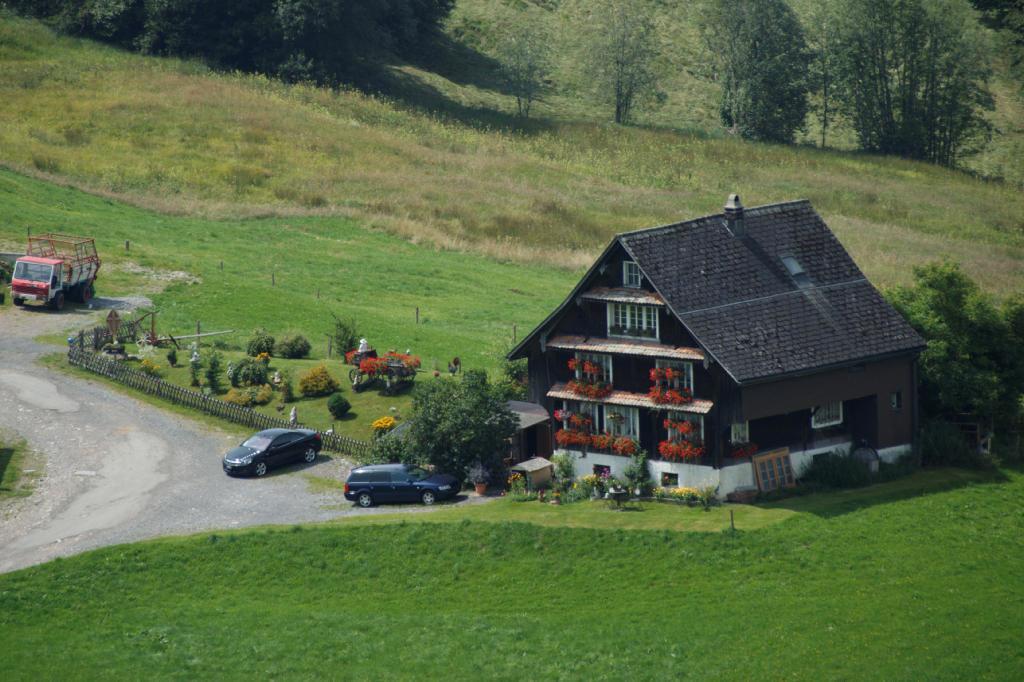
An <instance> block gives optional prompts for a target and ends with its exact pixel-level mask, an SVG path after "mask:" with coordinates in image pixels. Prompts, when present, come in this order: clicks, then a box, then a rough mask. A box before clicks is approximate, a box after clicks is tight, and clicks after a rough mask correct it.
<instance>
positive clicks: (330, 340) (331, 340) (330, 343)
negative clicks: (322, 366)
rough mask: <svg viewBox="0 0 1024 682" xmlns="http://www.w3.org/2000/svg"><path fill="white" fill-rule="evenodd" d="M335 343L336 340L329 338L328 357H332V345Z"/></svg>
mask: <svg viewBox="0 0 1024 682" xmlns="http://www.w3.org/2000/svg"><path fill="white" fill-rule="evenodd" d="M333 341H334V339H332V338H331V337H330V336H328V337H327V357H331V345H332V342H333Z"/></svg>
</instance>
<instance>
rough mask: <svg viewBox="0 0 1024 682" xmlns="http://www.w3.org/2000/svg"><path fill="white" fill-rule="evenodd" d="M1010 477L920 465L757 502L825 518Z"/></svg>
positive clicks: (1002, 481)
mask: <svg viewBox="0 0 1024 682" xmlns="http://www.w3.org/2000/svg"><path fill="white" fill-rule="evenodd" d="M1009 480H1010V479H1009V478H1008V477H1007V476H1006V474H1005V473H1003V472H1002V471H1000V470H971V469H954V468H942V469H921V470H919V471H916V472H914V473H913V474H910V475H908V476H904V477H902V478H898V479H895V480H892V481H886V482H884V483H876V484H874V485H870V486H867V487H864V488H850V489H846V490H829V491H822V492H814V493H809V494H806V495H794V496H793V497H787V498H784V499H781V500H776V501H772V502H762V503H759V504H756V505H754V506H757V507H760V508H762V509H789V510H791V511H795V512H802V513H807V514H814V515H815V516H820V517H822V518H832V517H835V516H842V515H843V514H849V513H850V512H855V511H859V510H861V509H866V508H868V507H874V506H877V505H883V504H889V503H892V502H899V501H901V500H907V499H911V498H915V497H921V496H924V495H932V494H934V493H941V492H947V491H950V490H956V489H958V488H963V487H967V486H971V485H996V484H1001V483H1006V482H1007V481H1009Z"/></svg>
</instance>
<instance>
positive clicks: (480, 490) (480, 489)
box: [473, 483, 487, 495]
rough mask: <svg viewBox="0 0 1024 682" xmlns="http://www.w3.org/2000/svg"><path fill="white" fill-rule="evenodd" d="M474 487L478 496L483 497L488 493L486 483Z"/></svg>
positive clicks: (475, 484) (476, 484)
mask: <svg viewBox="0 0 1024 682" xmlns="http://www.w3.org/2000/svg"><path fill="white" fill-rule="evenodd" d="M473 487H474V488H476V494H477V495H483V494H484V493H486V492H487V484H486V483H474V484H473Z"/></svg>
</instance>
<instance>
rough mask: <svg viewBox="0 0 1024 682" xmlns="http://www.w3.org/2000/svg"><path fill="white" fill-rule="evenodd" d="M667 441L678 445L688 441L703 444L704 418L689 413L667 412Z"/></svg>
mask: <svg viewBox="0 0 1024 682" xmlns="http://www.w3.org/2000/svg"><path fill="white" fill-rule="evenodd" d="M665 425H666V430H667V431H668V439H669V440H670V441H672V442H675V443H678V442H681V441H684V440H685V441H690V442H696V443H703V442H704V417H703V416H702V415H699V414H690V413H689V412H669V413H668V419H667V420H666V421H665Z"/></svg>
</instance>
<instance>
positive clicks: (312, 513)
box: [0, 299, 484, 572]
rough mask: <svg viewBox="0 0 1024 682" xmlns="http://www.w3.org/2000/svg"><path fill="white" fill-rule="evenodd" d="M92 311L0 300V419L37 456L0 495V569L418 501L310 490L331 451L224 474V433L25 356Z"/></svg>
mask: <svg viewBox="0 0 1024 682" xmlns="http://www.w3.org/2000/svg"><path fill="white" fill-rule="evenodd" d="M133 303H134V304H136V305H139V304H144V302H143V301H141V300H136V301H129V302H125V301H117V300H110V299H107V300H104V299H96V300H95V305H96V307H98V308H100V307H102V308H107V307H128V306H129V305H131V304H133ZM99 319H100V316H99V313H98V312H97V311H87V310H72V309H65V311H63V312H62V313H54V312H50V311H46V310H39V309H25V310H17V309H10V308H8V309H6V310H0V430H6V431H13V432H14V433H16V434H17V435H19V436H21V437H22V438H24V439H25V440H26V441H27V442H28V444H29V446H30V447H31V448H32V449H33V450H34V451H36V452H37V453H39V454H41V455H42V456H43V458H44V461H45V468H44V476H43V477H42V478H41V479H40V480H39V482H38V484H37V486H36V489H35V491H34V492H33V493H32V495H31V496H29V497H27V498H21V499H15V500H13V501H10V502H7V503H3V504H2V505H0V572H6V571H11V570H15V569H18V568H23V567H25V566H30V565H32V564H37V563H41V562H44V561H47V560H49V559H52V558H54V557H57V556H66V555H70V554H76V553H78V552H82V551H84V550H87V549H92V548H95V547H101V546H104V545H111V544H118V543H123V542H133V541H136V540H141V539H144V538H151V537H155V536H159V535H175V534H185V533H191V532H196V531H201V530H209V529H215V528H232V527H241V526H250V525H259V524H273V523H285V524H287V523H297V522H308V521H324V520H328V519H332V518H338V517H341V516H348V515H353V514H373V513H382V512H394V511H396V510H403V511H425V510H424V509H423V508H422V507H397V508H396V507H392V508H376V509H369V510H362V509H358V508H354V507H350V506H348V504H347V503H346V502H345V499H344V498H343V497H342V496H341V493H340V491H339V492H333V491H331V492H320V493H314V492H311V490H310V485H309V481H308V479H307V478H306V475H310V474H311V475H315V476H318V477H323V478H332V479H338V480H344V476H345V475H346V474H347V471H348V468H349V463H348V462H346V461H345V460H344V459H343V458H340V457H334V458H326V457H325V458H322V460H321V461H319V462H317V463H315V464H313V465H309V466H297V467H294V468H291V469H285V470H282V471H281V472H275V473H274V474H272V475H268V476H267V477H265V478H262V479H234V478H229V477H227V476H225V475H224V473H223V472H222V471H221V464H220V458H221V454H222V453H223V452H224V450H225V449H227V448H228V447H230V446H231V445H233V444H234V443H235V441H236V440H237V438H236V437H235V436H230V435H228V434H227V433H225V432H221V431H218V430H216V429H211V428H208V427H206V426H204V425H202V424H200V423H198V422H194V421H191V420H188V419H183V418H181V417H179V416H177V415H175V414H172V413H170V412H166V411H163V410H161V409H159V408H156V407H153V406H151V405H149V404H147V403H143V402H141V401H139V400H136V399H134V398H132V397H129V396H127V395H124V394H122V393H119V392H115V391H113V390H111V389H109V388H107V387H106V386H104V385H102V384H100V383H96V382H91V381H85V380H81V379H77V378H71V377H68V376H66V375H64V374H60V373H55V372H53V371H50V370H48V369H46V368H44V367H41V366H39V365H37V364H35V363H34V360H35V359H36V358H38V357H39V356H40V355H43V354H46V353H52V352H53V351H54V350H55V349H54V347H52V346H46V345H43V344H39V343H37V342H36V341H34V340H33V339H34V338H35V337H37V336H39V335H41V334H53V333H58V332H61V331H64V330H67V329H69V328H78V327H83V326H86V325H89V324H96V323H97V322H98V320H99ZM460 500H461V501H460V502H456V504H475V503H477V502H481V501H484V499H482V498H476V497H472V496H470V497H468V498H467V497H462V498H460ZM338 505H341V506H340V510H339V507H338ZM328 507H330V508H328Z"/></svg>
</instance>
